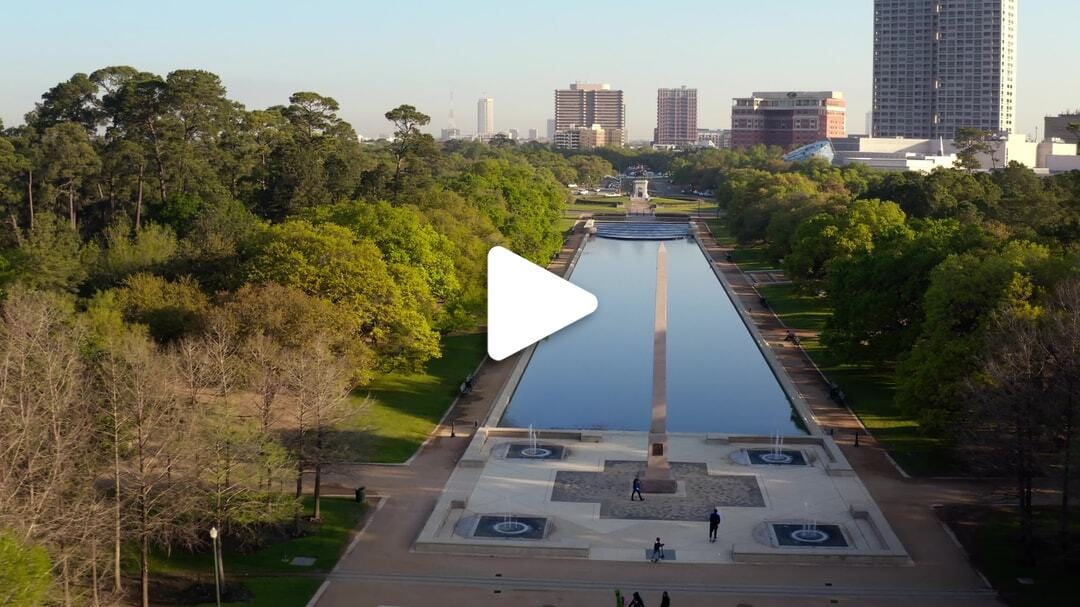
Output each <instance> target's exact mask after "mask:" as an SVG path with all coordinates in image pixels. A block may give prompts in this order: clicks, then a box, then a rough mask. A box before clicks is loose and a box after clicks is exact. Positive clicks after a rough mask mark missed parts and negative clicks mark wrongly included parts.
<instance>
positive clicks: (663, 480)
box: [641, 243, 678, 493]
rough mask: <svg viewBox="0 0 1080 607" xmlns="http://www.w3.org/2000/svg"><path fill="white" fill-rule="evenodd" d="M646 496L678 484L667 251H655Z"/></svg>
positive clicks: (643, 487) (673, 489)
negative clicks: (671, 416) (671, 455)
mask: <svg viewBox="0 0 1080 607" xmlns="http://www.w3.org/2000/svg"><path fill="white" fill-rule="evenodd" d="M641 485H642V490H644V491H645V492H646V493H675V492H676V491H677V490H678V483H676V481H675V475H674V474H672V472H671V465H670V464H669V463H668V437H667V249H666V248H665V247H664V243H660V247H659V248H658V249H657V251H656V323H655V325H654V327H653V382H652V423H651V424H650V425H649V457H648V460H647V462H646V465H645V479H644V480H643V481H642V483H641Z"/></svg>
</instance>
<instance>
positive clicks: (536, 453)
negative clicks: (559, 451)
mask: <svg viewBox="0 0 1080 607" xmlns="http://www.w3.org/2000/svg"><path fill="white" fill-rule="evenodd" d="M519 453H521V455H523V456H525V457H534V458H547V457H551V455H552V451H551V449H547V448H544V447H525V448H524V449H522V450H521V451H520V452H519Z"/></svg>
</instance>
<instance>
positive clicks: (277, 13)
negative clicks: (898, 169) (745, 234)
mask: <svg viewBox="0 0 1080 607" xmlns="http://www.w3.org/2000/svg"><path fill="white" fill-rule="evenodd" d="M318 4H319V7H318V10H315V9H310V8H309V9H303V8H301V7H297V6H292V5H289V4H287V3H279V2H260V3H258V5H257V6H258V7H259V8H260V10H258V11H254V10H250V9H251V7H252V6H255V5H254V4H253V3H243V5H241V6H236V5H229V6H219V5H218V4H215V5H213V6H214V7H215V8H216V11H217V13H218V16H217V17H216V18H215V19H214V20H208V19H206V18H205V17H204V18H201V19H200V18H199V17H198V15H205V14H207V13H206V11H205V10H202V9H203V8H204V6H210V5H209V3H203V2H192V3H188V4H186V5H180V4H175V5H170V6H168V7H166V8H165V9H164V11H163V14H162V15H160V16H156V15H152V14H151V12H150V9H148V8H146V7H142V6H139V5H138V4H137V3H132V2H124V1H121V0H109V1H107V2H103V3H102V5H101V6H99V7H97V8H90V7H83V6H78V5H76V6H66V5H64V3H57V2H43V3H40V4H38V5H36V6H34V7H31V6H29V5H25V6H24V5H18V6H14V5H11V6H4V7H2V8H0V15H2V16H3V18H4V19H5V21H8V22H20V21H22V22H25V23H45V22H46V15H48V23H49V30H48V31H49V35H48V37H47V39H48V40H49V44H48V45H47V46H45V47H43V46H42V45H41V43H40V40H42V39H46V38H42V36H43V34H44V32H42V31H39V32H36V33H35V29H37V28H35V27H26V28H22V29H20V30H18V31H13V32H11V33H10V34H9V35H6V36H5V37H4V39H3V40H0V51H2V52H3V53H4V55H5V56H7V57H17V58H19V61H13V62H10V63H8V65H6V66H5V68H4V69H3V70H0V75H2V77H3V82H4V86H3V87H0V118H2V119H3V121H4V124H5V125H6V126H13V125H16V124H19V123H21V122H22V116H23V115H24V114H25V113H26V112H28V111H30V110H31V109H32V108H33V104H34V102H36V101H38V100H39V96H40V94H41V92H42V91H44V90H47V89H48V88H49V87H51V86H53V85H55V84H56V83H57V82H60V81H62V80H66V79H67V78H69V77H70V76H71V74H73V73H75V72H80V71H82V72H87V73H88V72H90V71H92V70H94V69H97V68H100V67H104V66H107V65H117V64H121V65H124V64H126V65H132V66H134V67H136V68H138V69H142V70H147V71H152V72H156V73H161V74H163V75H164V74H165V73H167V72H169V71H172V70H174V69H180V68H198V69H205V70H208V71H211V72H214V73H216V74H219V75H220V76H221V77H222V80H223V82H224V84H225V85H226V87H227V88H228V89H229V94H230V96H231V97H233V98H236V99H238V100H240V101H241V102H243V103H244V104H245V105H246V106H247V107H248V108H261V107H267V106H270V105H276V104H282V103H285V102H286V100H287V98H288V96H289V94H291V93H292V92H295V91H300V90H312V91H316V92H319V93H321V94H324V95H328V96H331V97H334V98H335V99H337V101H338V102H339V103H340V104H341V115H342V117H343V118H345V119H346V120H348V121H349V122H350V123H352V124H353V126H354V127H355V128H356V130H357V131H358V132H359V133H361V134H362V135H364V136H365V137H375V136H378V135H379V134H383V133H388V132H389V131H390V128H389V125H388V123H386V122H385V121H384V120H383V113H385V112H386V110H388V109H390V108H391V107H395V106H397V105H399V104H401V103H408V104H411V105H415V106H416V107H417V108H418V109H420V110H421V111H423V112H424V113H426V114H428V115H429V116H431V119H432V120H431V124H430V125H429V128H428V129H427V130H428V132H431V133H433V134H436V135H437V134H438V133H439V131H440V129H442V128H446V127H447V126H448V114H449V113H450V110H451V109H453V111H454V113H455V115H456V116H457V117H458V119H459V127H460V126H463V125H462V124H460V123H461V122H463V121H462V120H461V119H462V118H463V117H465V116H468V115H470V114H472V113H473V112H474V111H475V105H474V104H475V103H476V99H478V98H479V97H480V96H481V94H482V93H486V95H487V96H490V97H492V98H493V99H494V100H495V103H496V105H497V109H498V111H497V113H496V120H495V125H494V126H495V130H496V131H503V132H505V131H508V130H509V129H511V128H516V129H518V130H519V131H521V132H526V131H527V129H529V128H542V127H543V125H545V124H546V121H547V119H549V118H551V115H552V105H551V91H552V90H554V89H556V88H561V87H564V86H566V83H568V82H574V81H579V80H580V81H598V82H608V83H610V84H611V85H612V87H613V88H617V89H621V90H623V91H625V103H626V114H627V127H628V134H627V138H628V139H630V140H649V139H651V138H652V130H653V128H654V127H655V126H656V120H655V117H656V94H657V89H659V88H666V87H675V86H680V85H683V84H685V85H687V86H689V87H693V88H697V89H698V91H699V93H698V99H699V101H698V104H699V109H698V114H699V116H698V126H699V127H700V128H729V127H730V113H731V100H732V98H734V97H739V96H742V95H744V94H745V93H746V91H749V90H777V91H782V90H839V91H843V92H844V94H845V97H846V99H847V100H848V111H849V118H848V131H849V132H852V133H859V132H862V131H863V130H864V126H863V123H864V118H863V117H864V116H865V114H866V112H867V111H869V109H870V106H871V85H872V80H871V79H872V35H873V15H872V9H873V3H872V2H870V1H869V0H866V1H865V2H863V1H860V2H859V3H857V5H856V6H852V4H856V3H852V2H850V0H822V1H821V2H818V3H815V4H814V5H812V6H811V5H806V4H805V3H802V2H796V1H792V0H771V1H769V2H763V3H761V4H760V5H758V6H746V5H742V4H738V5H736V4H731V3H713V4H710V3H704V2H687V1H684V2H676V3H674V4H666V5H664V6H663V7H662V8H659V7H656V6H655V5H650V4H647V3H631V4H630V5H625V4H619V6H626V9H625V10H626V12H627V13H628V14H630V15H639V16H641V17H642V18H644V15H646V14H647V15H648V20H649V25H650V27H649V28H647V29H645V30H641V32H642V36H641V37H640V40H641V42H640V44H638V45H637V46H636V47H635V45H630V44H625V43H624V41H619V40H622V39H621V38H618V37H611V38H606V37H604V38H602V39H598V40H590V39H586V38H582V37H579V36H575V35H573V34H572V32H571V31H562V30H560V29H559V28H540V27H530V26H529V24H531V23H540V22H543V21H542V19H543V15H545V14H549V12H550V11H551V10H552V9H553V8H554V7H553V5H552V3H545V4H543V5H540V4H537V5H535V6H534V5H526V6H514V7H512V8H511V7H507V8H506V10H500V11H497V12H492V10H493V8H494V7H495V4H493V3H488V2H466V3H455V4H454V6H452V7H447V6H441V5H436V6H423V5H422V4H420V3H415V2H402V3H397V4H395V5H394V7H392V8H390V9H387V8H386V7H384V6H381V5H375V4H369V3H358V4H357V5H353V4H351V3H344V2H322V3H318ZM554 4H558V2H556V3H554ZM185 6H186V7H188V8H184V7H185ZM613 6H616V4H614V3H610V2H596V3H591V4H590V7H595V9H596V11H595V12H596V13H597V14H600V13H602V12H603V10H604V7H608V8H610V7H613ZM57 7H63V10H55V9H57ZM477 12H482V13H489V14H490V15H492V16H491V17H490V19H489V21H490V25H491V27H490V31H484V32H480V33H472V32H471V31H470V27H466V26H467V25H468V24H469V23H470V18H469V15H470V14H473V13H477ZM687 13H691V14H694V15H695V16H696V18H695V23H698V24H710V23H715V24H716V25H715V29H709V28H701V27H699V28H698V29H695V30H693V31H686V33H685V35H684V36H665V37H664V39H663V40H662V41H659V40H658V39H653V38H652V37H651V36H650V35H649V34H648V32H649V31H667V30H665V27H664V24H666V23H668V22H672V23H674V22H675V21H678V20H680V19H682V17H681V16H680V15H685V14H687ZM777 14H782V15H784V18H783V19H781V20H778V19H776V18H775V15H777ZM103 15H108V19H107V20H104V19H103V18H102V16H103ZM328 16H333V18H332V19H330V18H327V17H328ZM166 18H167V19H168V20H170V21H171V22H172V23H175V24H177V25H176V27H174V28H171V29H165V28H164V27H163V26H160V25H156V24H157V23H159V22H162V21H164V20H166ZM582 18H583V19H584V18H587V14H586V15H585V16H584V17H582ZM95 19H99V20H101V21H99V22H98V23H99V25H98V26H97V27H87V24H88V23H95ZM1076 19H1080V6H1074V5H1072V4H1071V3H1068V2H1057V1H1054V2H1041V3H1038V4H1036V3H1033V2H1021V3H1020V18H1019V51H1018V56H1019V61H1018V74H1019V76H1018V93H1017V121H1016V127H1015V131H1016V132H1019V133H1026V134H1034V131H1035V128H1036V126H1040V125H1041V123H1042V117H1043V116H1044V115H1047V114H1056V113H1058V112H1059V111H1062V110H1066V109H1072V108H1074V107H1076V106H1080V81H1077V80H1076V79H1070V78H1068V77H1067V76H1065V75H1064V73H1063V72H1062V71H1061V70H1060V69H1059V65H1058V59H1059V57H1060V56H1061V53H1062V51H1063V50H1064V51H1068V50H1069V49H1067V48H1063V46H1067V45H1068V44H1070V43H1071V42H1072V41H1073V40H1075V37H1074V35H1073V32H1072V31H1071V30H1072V27H1071V23H1074V22H1075V20H1076ZM400 22H408V23H411V24H413V27H414V28H415V31H412V32H409V31H403V30H402V29H401V28H400V27H396V28H391V27H389V24H391V23H400ZM736 22H738V23H743V24H747V23H749V24H752V27H733V24H734V23H736ZM296 24H304V26H305V27H304V29H303V31H299V32H297V31H294V30H295V26H296ZM43 27H44V26H43ZM35 39H36V40H37V42H34V41H33V40H35ZM282 41H287V43H284V44H283V43H282ZM617 41H618V42H617ZM616 42H617V43H616ZM222 49H227V50H225V51H222ZM31 50H32V52H30V51H31ZM751 50H752V52H751ZM72 57H76V59H72ZM451 93H453V98H454V99H455V102H454V104H453V107H451V103H450V97H451ZM471 122H472V121H471V120H470V121H468V122H465V123H464V124H470V123H471ZM462 130H463V131H469V130H471V129H470V128H468V127H466V128H464V129H462Z"/></svg>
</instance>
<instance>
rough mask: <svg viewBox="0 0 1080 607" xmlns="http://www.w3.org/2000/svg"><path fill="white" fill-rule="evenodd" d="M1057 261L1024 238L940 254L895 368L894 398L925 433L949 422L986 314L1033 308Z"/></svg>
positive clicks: (975, 360)
mask: <svg viewBox="0 0 1080 607" xmlns="http://www.w3.org/2000/svg"><path fill="white" fill-rule="evenodd" d="M1060 265H1061V262H1060V261H1059V260H1056V259H1054V258H1053V257H1052V256H1051V254H1050V251H1049V249H1047V248H1046V247H1044V246H1040V245H1034V244H1031V243H1026V242H1010V243H1008V244H1006V245H1005V246H1003V247H1002V248H1001V249H1000V250H996V251H971V252H967V253H961V254H957V255H950V256H949V257H948V258H946V259H945V260H944V261H943V262H942V263H941V264H940V265H938V266H937V267H936V268H935V269H934V270H933V272H932V273H931V276H930V284H929V286H928V288H927V290H926V294H925V297H924V301H923V308H924V310H925V322H924V324H923V327H922V331H921V335H920V337H919V339H918V341H917V342H916V343H915V345H914V347H913V348H912V350H911V351H910V352H909V353H908V354H907V355H906V356H904V357H903V358H902V359H901V361H900V363H899V364H898V366H897V395H896V400H897V403H898V404H899V405H901V406H902V407H903V408H904V409H905V410H906V411H908V412H910V413H911V414H913V415H916V416H917V417H918V419H919V421H920V425H922V426H923V428H924V429H925V430H927V431H928V432H931V433H939V434H941V433H945V432H946V431H947V430H948V429H949V428H951V427H953V426H954V425H955V423H956V422H957V421H958V419H959V418H958V417H957V413H958V410H957V407H958V404H959V403H961V402H962V401H963V399H962V398H961V396H960V392H961V391H962V388H963V383H964V382H965V381H966V380H967V378H969V377H970V376H971V374H972V373H974V372H975V370H976V369H977V368H978V365H979V354H980V352H981V347H980V346H981V344H982V342H983V339H984V336H985V335H986V328H987V323H988V322H989V321H990V319H991V318H992V317H991V314H992V313H993V312H994V311H995V310H998V309H1000V308H1008V309H1010V310H1013V311H1014V313H1016V314H1021V311H1023V310H1030V309H1033V308H1034V307H1035V306H1036V305H1037V300H1038V297H1039V296H1040V295H1041V294H1042V293H1043V292H1044V291H1045V289H1047V288H1048V286H1049V285H1052V284H1053V282H1054V281H1055V280H1056V279H1057V277H1058V276H1059V275H1060V272H1061V270H1060ZM1028 313H1029V314H1031V313H1034V312H1028Z"/></svg>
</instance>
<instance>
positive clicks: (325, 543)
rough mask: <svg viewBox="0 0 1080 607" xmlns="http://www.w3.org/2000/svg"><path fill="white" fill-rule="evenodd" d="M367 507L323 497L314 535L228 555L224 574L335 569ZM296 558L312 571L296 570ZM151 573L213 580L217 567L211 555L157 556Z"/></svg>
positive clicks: (308, 503)
mask: <svg viewBox="0 0 1080 607" xmlns="http://www.w3.org/2000/svg"><path fill="white" fill-rule="evenodd" d="M312 501H313V500H312V498H311V497H310V496H305V497H304V499H303V502H304V510H305V512H307V513H309V514H310V512H311V508H312ZM364 510H365V505H363V504H357V503H356V502H355V501H353V500H352V499H349V498H341V497H324V498H323V499H322V505H321V513H322V523H321V524H320V525H319V526H318V529H317V530H316V532H315V533H312V534H311V535H306V536H304V537H299V538H296V539H293V540H288V541H284V542H277V543H275V544H272V545H270V546H267V547H265V548H262V549H261V550H257V551H255V552H251V553H247V554H230V553H229V552H228V551H226V552H225V553H224V555H223V558H224V560H225V572H226V574H228V573H236V574H244V575H253V574H281V573H286V574H288V573H325V572H328V571H330V570H331V569H333V567H334V564H335V563H337V560H338V557H340V556H341V552H342V551H343V550H344V549H345V544H346V543H347V542H348V540H349V532H350V531H352V529H353V528H355V527H356V525H357V523H359V522H360V519H361V518H362V516H363V514H364ZM297 556H310V557H314V558H315V564H314V565H312V566H311V567H296V566H294V565H290V564H289V563H288V561H290V560H292V558H293V557H297ZM150 566H151V569H152V570H153V571H155V572H160V573H172V574H196V575H202V574H203V573H204V572H209V575H210V577H211V580H212V579H213V571H214V565H213V561H212V560H211V557H210V554H209V553H190V552H183V551H174V552H173V553H172V554H171V555H168V556H166V555H165V554H164V553H155V554H154V555H153V557H152V559H151V565H150Z"/></svg>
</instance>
